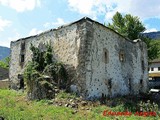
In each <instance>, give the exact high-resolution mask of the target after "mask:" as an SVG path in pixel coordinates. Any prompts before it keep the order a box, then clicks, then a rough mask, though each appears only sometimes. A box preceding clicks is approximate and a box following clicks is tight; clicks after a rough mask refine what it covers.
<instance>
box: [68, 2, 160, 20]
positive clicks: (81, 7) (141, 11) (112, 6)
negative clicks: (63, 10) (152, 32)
mask: <svg viewBox="0 0 160 120" xmlns="http://www.w3.org/2000/svg"><path fill="white" fill-rule="evenodd" d="M68 5H69V8H70V9H71V10H73V11H76V12H78V13H80V14H82V15H87V16H91V17H93V18H96V17H97V16H98V15H100V14H103V15H105V18H106V20H109V19H111V18H112V17H113V15H114V14H115V13H116V12H117V11H119V12H121V13H124V14H126V13H129V14H132V15H134V16H139V17H140V18H141V19H147V18H151V17H160V12H159V11H160V2H159V0H153V1H150V0H127V1H126V0H81V1H78V0H68Z"/></svg>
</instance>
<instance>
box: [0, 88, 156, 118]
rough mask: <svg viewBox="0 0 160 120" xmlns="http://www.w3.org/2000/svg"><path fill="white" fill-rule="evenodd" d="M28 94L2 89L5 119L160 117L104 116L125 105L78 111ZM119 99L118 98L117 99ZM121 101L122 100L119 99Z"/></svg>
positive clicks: (61, 95) (64, 96)
mask: <svg viewBox="0 0 160 120" xmlns="http://www.w3.org/2000/svg"><path fill="white" fill-rule="evenodd" d="M25 96H26V94H25V93H23V92H17V91H14V90H1V89H0V116H2V117H4V118H5V120H110V119H113V120H135V119H137V120H158V119H159V117H158V116H156V117H140V116H135V115H131V116H128V117H126V116H115V115H114V116H111V115H109V116H103V111H104V110H111V111H124V110H125V109H126V107H125V105H124V104H123V103H122V104H119V105H117V106H114V107H109V106H106V105H95V106H94V105H88V106H85V107H90V108H91V110H84V109H83V110H81V109H80V108H78V112H77V113H73V111H74V109H73V108H69V107H65V106H56V105H54V104H50V102H53V100H41V101H28V100H27V99H26V97H25ZM56 98H57V99H58V100H62V99H63V100H68V99H75V98H76V96H75V95H70V94H69V93H65V92H60V93H59V94H58V95H57V97H56ZM117 100H118V99H117ZM119 101H121V100H119ZM119 103H121V102H119Z"/></svg>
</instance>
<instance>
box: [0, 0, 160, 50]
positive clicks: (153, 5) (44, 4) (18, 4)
mask: <svg viewBox="0 0 160 120" xmlns="http://www.w3.org/2000/svg"><path fill="white" fill-rule="evenodd" d="M116 11H119V12H121V13H123V14H128V13H129V14H132V15H134V16H138V17H139V18H140V20H141V21H142V22H143V24H144V25H145V27H146V31H145V32H152V31H160V1H159V0H0V46H7V47H9V46H10V41H14V40H17V39H19V38H22V37H27V36H31V35H35V34H38V33H41V32H43V31H46V30H48V29H51V28H56V27H58V26H60V25H63V24H67V23H70V22H73V21H75V20H78V19H80V18H82V17H84V16H88V17H90V18H92V19H94V20H96V21H98V22H101V23H104V22H105V23H108V22H111V18H112V16H113V15H114V14H115V12H116Z"/></svg>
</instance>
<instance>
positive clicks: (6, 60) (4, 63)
mask: <svg viewBox="0 0 160 120" xmlns="http://www.w3.org/2000/svg"><path fill="white" fill-rule="evenodd" d="M9 62H10V57H6V58H4V59H3V60H1V61H0V67H2V68H5V69H9Z"/></svg>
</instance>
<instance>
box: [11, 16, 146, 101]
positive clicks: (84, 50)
mask: <svg viewBox="0 0 160 120" xmlns="http://www.w3.org/2000/svg"><path fill="white" fill-rule="evenodd" d="M23 41H25V50H23V51H22V50H21V45H22V43H23ZM31 42H32V44H33V45H34V46H37V47H38V46H39V47H41V49H42V50H43V49H45V48H44V47H43V44H44V43H46V42H50V43H51V45H52V47H53V55H54V58H55V59H57V60H59V61H61V62H63V63H64V64H65V65H66V68H67V71H68V73H69V79H70V80H71V81H72V82H73V83H74V84H76V85H77V87H78V89H79V91H80V93H81V95H82V96H84V97H85V98H93V97H101V96H102V93H103V94H104V95H106V96H109V97H114V96H117V95H126V94H138V93H139V92H146V91H147V89H148V62H147V51H146V50H147V48H146V44H145V43H143V42H141V41H137V42H132V41H129V40H127V39H125V38H124V37H122V36H121V35H119V34H118V33H116V32H114V31H113V30H111V29H109V28H107V27H105V26H103V25H102V24H99V23H97V22H96V21H93V20H91V19H88V18H83V19H81V20H79V21H77V22H74V23H72V24H69V25H67V26H62V27H59V28H58V29H53V30H50V31H47V32H44V33H42V34H39V35H36V36H32V37H28V38H24V39H20V40H18V41H15V42H11V63H10V81H11V82H12V88H16V87H17V85H18V78H17V76H18V74H23V71H24V68H25V66H26V64H27V62H28V61H30V60H31V58H32V54H31V51H30V49H29V47H30V43H31ZM20 54H24V55H25V61H24V63H21V64H20V62H19V60H20Z"/></svg>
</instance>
